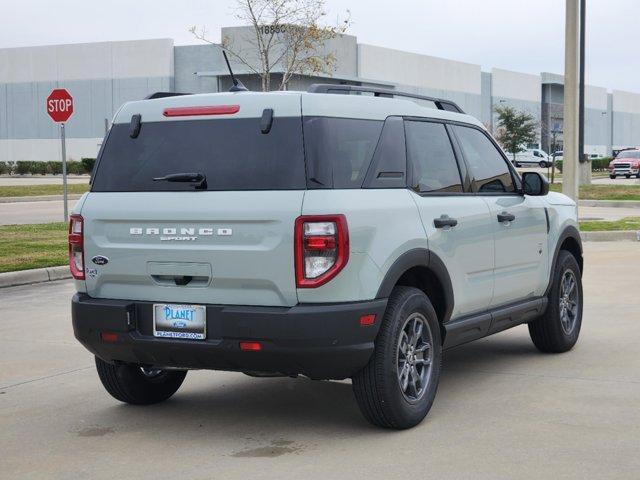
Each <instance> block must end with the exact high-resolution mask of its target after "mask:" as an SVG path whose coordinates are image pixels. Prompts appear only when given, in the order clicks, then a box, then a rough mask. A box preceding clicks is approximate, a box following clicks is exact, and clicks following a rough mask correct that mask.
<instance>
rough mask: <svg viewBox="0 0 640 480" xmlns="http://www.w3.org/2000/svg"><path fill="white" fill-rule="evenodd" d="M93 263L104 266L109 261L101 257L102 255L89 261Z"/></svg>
mask: <svg viewBox="0 0 640 480" xmlns="http://www.w3.org/2000/svg"><path fill="white" fill-rule="evenodd" d="M91 261H92V262H93V263H95V264H96V265H106V264H107V263H109V259H108V258H107V257H103V256H102V255H96V256H95V257H93V258H92V259H91Z"/></svg>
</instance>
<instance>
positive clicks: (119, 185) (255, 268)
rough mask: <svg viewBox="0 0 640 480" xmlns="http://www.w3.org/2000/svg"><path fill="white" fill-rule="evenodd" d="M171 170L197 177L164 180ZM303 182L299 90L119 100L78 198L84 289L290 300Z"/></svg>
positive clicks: (190, 298)
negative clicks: (269, 115)
mask: <svg viewBox="0 0 640 480" xmlns="http://www.w3.org/2000/svg"><path fill="white" fill-rule="evenodd" d="M265 109H269V110H272V111H273V122H272V124H271V125H270V128H269V129H266V131H265V129H264V119H263V118H262V117H263V113H264V111H265ZM203 112H204V113H203ZM211 112H214V113H211ZM140 119H141V124H140V125H139V126H138V125H137V123H138V121H139V120H140ZM179 173H189V174H191V173H193V174H195V173H197V174H199V177H197V178H202V177H205V178H206V182H197V183H191V182H185V181H180V182H174V181H171V182H169V181H166V178H165V177H166V176H167V175H175V174H179ZM182 177H184V175H183V176H182ZM188 177H189V178H194V177H193V176H192V175H189V176H188ZM158 178H165V179H164V180H162V179H161V180H158ZM174 178H175V177H174ZM154 179H155V180H154ZM183 180H184V178H183ZM305 187H306V178H305V165H304V151H303V146H302V125H301V118H300V97H299V95H295V94H291V95H269V94H253V93H242V94H213V95H193V96H186V97H175V98H167V99H159V100H149V101H143V102H133V103H130V104H126V105H125V106H124V107H123V108H122V109H121V110H120V112H119V113H118V115H117V117H116V119H115V121H114V125H113V126H112V129H111V131H110V133H109V135H108V138H107V140H106V142H105V146H104V149H103V151H102V152H101V154H100V156H99V158H98V162H97V166H96V172H95V175H94V179H93V185H92V189H91V192H90V193H89V194H88V196H87V198H86V201H85V202H84V204H83V206H82V211H81V214H82V216H83V218H84V245H85V246H84V248H85V257H84V258H85V269H86V288H87V293H88V294H89V295H91V296H92V297H97V298H116V299H133V300H151V301H159V302H178V303H209V304H227V305H234V304H235V305H265V306H267V305H268V306H291V305H295V304H296V303H297V296H296V285H295V269H294V254H293V252H294V247H293V232H294V223H295V219H296V217H298V216H299V215H300V211H301V207H302V199H303V196H304V189H305ZM96 257H97V258H96ZM100 257H104V258H100Z"/></svg>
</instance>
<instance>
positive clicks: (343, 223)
mask: <svg viewBox="0 0 640 480" xmlns="http://www.w3.org/2000/svg"><path fill="white" fill-rule="evenodd" d="M348 260H349V231H348V229H347V219H346V217H345V216H344V215H306V216H302V217H298V218H297V219H296V226H295V264H296V285H297V286H298V288H314V287H319V286H320V285H324V284H325V283H327V282H328V281H329V280H331V279H332V278H333V277H335V276H336V275H337V274H338V272H339V271H340V270H342V269H343V268H344V266H345V265H346V264H347V261H348Z"/></svg>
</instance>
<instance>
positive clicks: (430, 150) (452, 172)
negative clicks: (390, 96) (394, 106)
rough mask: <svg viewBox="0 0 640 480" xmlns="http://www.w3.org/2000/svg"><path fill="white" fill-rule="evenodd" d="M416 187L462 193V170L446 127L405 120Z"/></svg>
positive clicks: (410, 161)
mask: <svg viewBox="0 0 640 480" xmlns="http://www.w3.org/2000/svg"><path fill="white" fill-rule="evenodd" d="M405 132H406V137H407V155H408V158H409V163H410V165H411V168H412V170H413V185H412V187H413V188H414V189H416V190H417V191H419V192H462V181H461V180H460V170H459V169H458V164H457V162H456V157H455V155H454V153H453V147H452V146H451V141H450V139H449V135H448V134H447V131H446V129H445V126H444V125H443V124H441V123H434V122H419V121H407V122H405Z"/></svg>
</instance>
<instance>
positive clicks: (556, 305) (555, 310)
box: [529, 250, 582, 353]
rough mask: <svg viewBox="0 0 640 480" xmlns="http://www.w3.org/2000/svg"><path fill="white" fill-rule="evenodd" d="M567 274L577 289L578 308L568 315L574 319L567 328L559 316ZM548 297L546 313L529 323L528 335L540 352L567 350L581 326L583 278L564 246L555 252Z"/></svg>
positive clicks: (560, 315)
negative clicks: (563, 248)
mask: <svg viewBox="0 0 640 480" xmlns="http://www.w3.org/2000/svg"><path fill="white" fill-rule="evenodd" d="M566 275H569V276H573V279H574V280H575V291H576V293H577V298H575V299H573V300H574V303H575V305H576V308H577V310H576V311H575V313H574V314H573V315H570V316H569V317H570V318H572V319H573V320H572V321H571V325H572V326H571V327H570V328H569V327H568V326H567V323H566V322H563V320H562V318H563V317H562V312H563V310H562V306H561V288H562V283H563V279H564V278H565V276H566ZM548 299H549V304H548V306H547V311H546V312H545V314H544V315H543V316H541V317H540V318H538V319H536V320H534V321H533V322H530V323H529V335H530V336H531V340H533V344H534V345H535V346H536V347H537V348H538V350H540V351H541V352H548V353H562V352H567V351H569V350H571V349H572V348H573V346H574V345H575V344H576V342H577V341H578V336H579V335H580V327H581V326H582V280H581V273H580V267H579V266H578V262H577V261H576V259H575V257H574V256H573V255H572V254H571V253H570V252H568V251H566V250H561V251H560V253H559V254H558V261H557V264H556V267H555V270H554V272H553V283H552V284H551V291H550V292H549V295H548ZM569 310H571V309H569Z"/></svg>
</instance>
